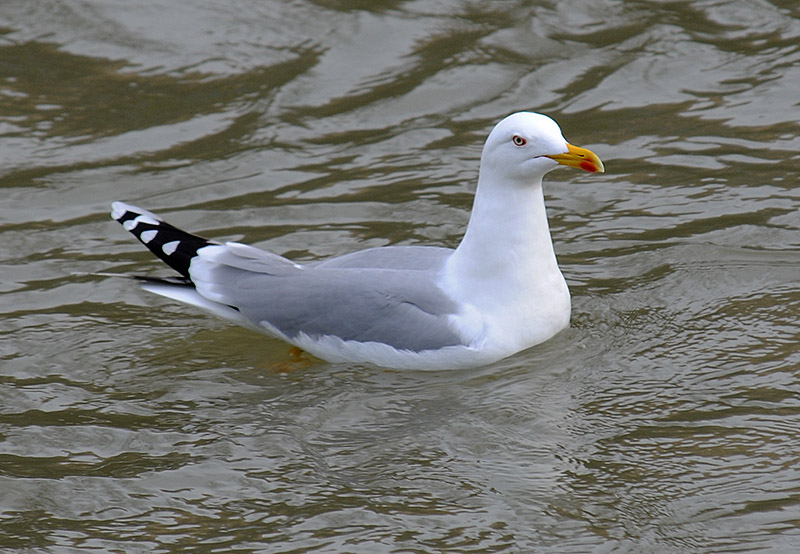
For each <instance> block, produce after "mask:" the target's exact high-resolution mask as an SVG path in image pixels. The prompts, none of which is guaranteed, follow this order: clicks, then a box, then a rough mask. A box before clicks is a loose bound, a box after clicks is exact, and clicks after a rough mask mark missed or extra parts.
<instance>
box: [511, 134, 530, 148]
mask: <svg viewBox="0 0 800 554" xmlns="http://www.w3.org/2000/svg"><path fill="white" fill-rule="evenodd" d="M511 142H513V143H514V146H525V145H526V144H528V141H527V140H525V139H524V138H522V137H521V136H519V135H514V136H513V137H511Z"/></svg>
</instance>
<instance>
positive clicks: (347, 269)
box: [190, 244, 463, 352]
mask: <svg viewBox="0 0 800 554" xmlns="http://www.w3.org/2000/svg"><path fill="white" fill-rule="evenodd" d="M406 248H411V250H406ZM377 250H378V252H370V251H364V252H363V253H356V254H352V255H349V256H344V257H341V258H335V259H333V260H328V261H326V262H321V263H317V264H312V265H308V266H298V265H296V264H292V263H291V262H288V261H287V260H285V259H284V258H280V257H279V256H275V255H273V254H269V253H267V252H263V251H261V250H258V249H255V248H252V247H244V246H243V245H232V244H228V245H219V246H211V247H207V248H205V249H203V250H201V251H200V252H199V256H198V258H197V259H195V260H194V261H193V262H192V265H191V268H190V274H191V278H192V281H193V282H194V283H195V286H196V288H197V292H198V293H199V294H201V295H202V296H204V297H206V298H208V299H210V300H213V301H214V302H219V303H222V304H225V305H228V306H232V307H234V308H236V309H237V310H238V311H239V312H240V313H241V314H242V315H243V316H244V317H245V318H247V319H248V320H250V321H251V322H253V323H254V324H256V325H259V324H264V323H266V324H268V325H269V326H271V327H274V328H275V329H277V330H278V331H279V332H281V333H283V334H284V335H285V336H286V337H288V338H289V339H292V338H294V337H296V336H297V335H299V334H301V333H304V334H306V335H309V336H311V337H314V338H319V337H324V336H334V337H338V338H340V339H342V340H345V341H359V342H381V343H385V344H388V345H391V346H393V347H395V348H398V349H404V350H411V351H415V352H418V351H422V350H430V349H438V348H442V347H445V346H454V345H459V344H463V341H461V339H460V337H459V336H458V334H457V333H456V332H455V331H454V330H453V329H452V328H451V327H450V325H449V323H448V316H449V315H450V314H453V313H454V312H455V311H456V309H457V307H456V305H455V303H454V302H453V301H452V300H451V299H450V298H449V297H448V296H447V295H446V294H445V293H444V292H443V291H442V290H441V289H440V288H439V287H438V286H437V284H436V282H435V279H436V276H437V275H438V270H439V268H440V267H441V265H442V264H443V263H444V260H445V259H446V257H447V255H449V252H450V251H448V250H447V249H440V248H434V249H431V250H432V251H430V252H429V251H427V249H425V248H423V247H403V248H399V249H396V248H389V249H377ZM383 250H388V251H386V252H384V251H383ZM392 250H394V251H395V252H394V253H392V252H390V251H392ZM401 251H402V252H401ZM262 254H263V256H262ZM392 254H394V256H393V255H392ZM359 258H360V259H359ZM415 259H416V260H417V262H416V264H415V263H414V260H415ZM364 265H367V266H369V265H372V266H373V267H364ZM409 265H410V266H412V267H414V266H415V265H416V267H423V268H425V269H408V268H407V266H409ZM374 266H377V267H374ZM398 267H404V268H403V269H398Z"/></svg>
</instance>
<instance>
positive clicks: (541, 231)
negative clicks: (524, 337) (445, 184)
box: [450, 180, 560, 286]
mask: <svg viewBox="0 0 800 554" xmlns="http://www.w3.org/2000/svg"><path fill="white" fill-rule="evenodd" d="M481 184H482V180H479V182H478V190H477V192H476V194H475V204H474V206H473V208H472V215H471V217H470V220H469V225H468V226H467V231H466V233H465V234H464V238H463V239H462V241H461V244H460V245H459V246H458V249H457V250H456V252H455V253H454V254H453V257H452V259H451V262H450V264H451V266H450V270H452V271H454V272H456V273H457V274H458V275H459V277H460V278H463V279H468V280H476V281H497V280H499V281H502V282H503V283H504V284H505V285H512V284H517V283H514V281H515V280H517V279H519V280H521V282H520V283H518V284H517V285H518V286H525V285H526V284H527V283H535V282H536V281H537V277H538V276H540V275H548V274H551V273H552V272H554V271H559V270H558V265H557V262H556V256H555V252H554V251H553V242H552V240H551V238H550V227H549V225H548V223H547V212H546V211H545V206H544V195H543V194H542V182H541V180H539V181H538V182H536V183H531V184H528V185H524V186H518V187H516V186H514V185H506V186H509V188H511V187H514V190H507V191H503V192H502V194H494V193H493V192H494V191H491V190H488V187H486V188H483V187H482V186H481ZM559 274H560V272H559ZM509 280H510V281H511V282H509Z"/></svg>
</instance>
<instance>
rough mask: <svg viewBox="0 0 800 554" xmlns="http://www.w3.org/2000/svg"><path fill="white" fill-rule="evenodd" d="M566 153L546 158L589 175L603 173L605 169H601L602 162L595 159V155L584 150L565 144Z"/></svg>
mask: <svg viewBox="0 0 800 554" xmlns="http://www.w3.org/2000/svg"><path fill="white" fill-rule="evenodd" d="M567 150H568V152H567V153H566V154H554V155H552V156H546V157H547V158H550V159H551V160H554V161H556V162H558V163H560V164H561V165H568V166H569V167H577V168H578V169H582V170H584V171H588V172H589V173H603V172H605V170H606V168H604V167H603V162H601V161H600V158H598V157H597V154H595V153H594V152H592V151H591V150H587V149H586V148H580V147H578V146H572V145H571V144H567Z"/></svg>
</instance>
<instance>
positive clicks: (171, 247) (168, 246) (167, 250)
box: [142, 233, 181, 256]
mask: <svg viewBox="0 0 800 554" xmlns="http://www.w3.org/2000/svg"><path fill="white" fill-rule="evenodd" d="M142 234H144V233H142ZM180 243H181V241H179V240H173V241H172V242H165V243H164V244H162V245H161V251H162V252H164V254H166V255H167V256H169V255H171V254H172V253H173V252H175V251H176V250H177V249H178V245H179V244H180Z"/></svg>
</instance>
